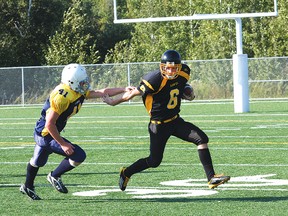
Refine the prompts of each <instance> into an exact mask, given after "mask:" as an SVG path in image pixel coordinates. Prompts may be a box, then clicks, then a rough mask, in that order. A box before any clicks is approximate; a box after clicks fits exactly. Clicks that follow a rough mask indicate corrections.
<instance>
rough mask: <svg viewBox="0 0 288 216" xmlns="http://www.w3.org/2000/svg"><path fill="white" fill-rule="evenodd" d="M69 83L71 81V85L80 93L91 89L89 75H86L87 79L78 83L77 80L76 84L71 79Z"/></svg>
mask: <svg viewBox="0 0 288 216" xmlns="http://www.w3.org/2000/svg"><path fill="white" fill-rule="evenodd" d="M69 83H70V85H69V86H70V87H71V88H72V89H73V90H74V91H76V92H79V93H80V94H85V93H86V92H87V91H88V90H89V89H90V83H89V78H88V77H86V79H84V80H82V81H80V82H78V85H77V82H76V84H74V82H71V81H69Z"/></svg>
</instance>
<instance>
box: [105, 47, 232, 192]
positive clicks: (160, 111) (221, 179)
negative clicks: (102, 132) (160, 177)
mask: <svg viewBox="0 0 288 216" xmlns="http://www.w3.org/2000/svg"><path fill="white" fill-rule="evenodd" d="M189 78H190V68H189V67H188V66H187V65H186V64H182V63H181V57H180V54H179V53H178V52H177V51H175V50H167V51H166V52H164V54H163V55H162V57H161V63H160V69H159V70H156V71H153V72H150V73H148V74H147V75H145V76H144V77H143V79H142V81H141V83H140V85H139V86H138V87H137V88H134V89H132V90H131V91H127V92H126V93H124V94H123V96H122V97H121V98H115V99H114V98H110V97H108V96H107V97H104V101H105V102H106V103H108V104H110V105H117V104H119V103H121V102H124V101H127V100H130V99H131V98H133V97H134V96H136V95H142V99H143V103H144V106H145V108H146V109H147V112H148V113H149V115H150V122H149V126H148V128H149V129H148V130H149V134H150V155H149V156H148V157H146V158H141V159H139V160H137V161H136V162H135V163H133V164H132V165H130V166H128V167H127V168H126V167H122V168H121V170H120V179H119V187H120V189H121V190H122V191H124V190H125V189H126V186H127V183H128V181H129V178H130V177H131V176H132V175H133V174H135V173H138V172H141V171H143V170H145V169H148V168H150V167H153V168H155V167H158V166H159V165H160V163H161V161H162V158H163V153H164V149H165V146H166V143H167V140H168V139H169V137H170V136H175V137H178V138H180V139H182V140H185V141H187V142H192V143H194V144H195V145H197V149H198V153H199V158H200V161H201V163H202V165H203V168H204V170H205V173H206V176H207V179H208V186H209V188H211V189H213V188H215V187H217V186H218V185H220V184H223V183H225V182H227V181H228V180H229V179H230V176H224V175H216V174H215V172H214V168H213V164H212V159H211V155H210V152H209V149H208V141H209V139H208V137H207V135H206V134H205V133H204V132H203V131H202V130H201V129H200V128H198V127H197V126H196V125H194V124H192V123H190V122H186V121H185V120H184V119H183V118H181V117H180V116H179V112H180V105H181V99H182V98H183V91H184V87H185V85H186V83H187V81H188V80H189ZM192 94H193V95H192V96H191V97H190V98H188V99H189V100H193V99H194V93H192Z"/></svg>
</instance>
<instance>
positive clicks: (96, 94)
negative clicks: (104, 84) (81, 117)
mask: <svg viewBox="0 0 288 216" xmlns="http://www.w3.org/2000/svg"><path fill="white" fill-rule="evenodd" d="M133 88H135V87H131V86H128V87H124V88H104V89H99V90H91V91H90V92H89V94H88V96H87V99H89V98H101V97H104V96H105V95H108V96H115V95H118V94H121V93H124V92H127V91H131V90H132V89H133Z"/></svg>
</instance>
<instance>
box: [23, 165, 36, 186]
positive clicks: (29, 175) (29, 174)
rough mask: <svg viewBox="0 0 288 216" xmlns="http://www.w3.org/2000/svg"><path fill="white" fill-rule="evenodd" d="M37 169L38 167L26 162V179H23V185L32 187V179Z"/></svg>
mask: <svg viewBox="0 0 288 216" xmlns="http://www.w3.org/2000/svg"><path fill="white" fill-rule="evenodd" d="M38 170H39V167H33V166H32V165H31V164H30V163H28V165H27V174H26V181H25V186H26V187H27V188H30V189H32V188H33V187H34V180H35V178H36V175H37V173H38Z"/></svg>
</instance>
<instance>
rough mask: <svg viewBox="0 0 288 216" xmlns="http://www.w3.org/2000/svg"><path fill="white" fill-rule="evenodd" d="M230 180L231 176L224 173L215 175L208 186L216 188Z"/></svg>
mask: <svg viewBox="0 0 288 216" xmlns="http://www.w3.org/2000/svg"><path fill="white" fill-rule="evenodd" d="M229 180H230V176H224V175H222V174H221V175H214V176H213V177H212V178H211V179H210V181H209V182H208V186H209V188H210V189H214V188H216V187H218V186H219V185H221V184H224V183H225V182H228V181H229Z"/></svg>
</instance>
